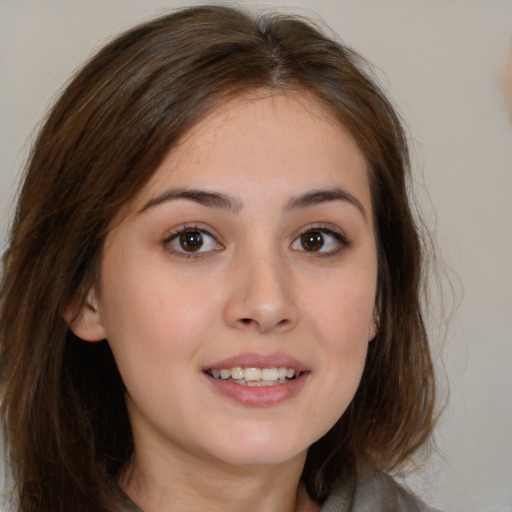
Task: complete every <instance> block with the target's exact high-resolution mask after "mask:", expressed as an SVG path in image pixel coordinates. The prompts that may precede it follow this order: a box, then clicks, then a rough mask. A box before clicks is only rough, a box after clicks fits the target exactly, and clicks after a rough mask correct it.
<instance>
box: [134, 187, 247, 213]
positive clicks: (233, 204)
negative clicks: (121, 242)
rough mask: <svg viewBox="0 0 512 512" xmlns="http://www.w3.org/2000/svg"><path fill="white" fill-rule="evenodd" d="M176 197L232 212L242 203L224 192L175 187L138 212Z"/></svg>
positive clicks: (238, 208) (239, 208) (152, 200)
mask: <svg viewBox="0 0 512 512" xmlns="http://www.w3.org/2000/svg"><path fill="white" fill-rule="evenodd" d="M177 199H187V200H189V201H194V202H195V203H198V204H201V205H203V206H208V207H210V208H221V209H224V210H229V211H231V212H233V213H238V212H239V211H240V210H241V208H242V204H241V203H240V202H239V201H237V200H236V199H234V198H233V197H229V196H227V195H225V194H221V193H220V192H208V191H206V190H198V189H191V188H175V189H172V190H168V191H166V192H164V193H163V194H160V195H159V196H157V197H154V198H153V199H150V200H149V201H148V202H147V203H146V204H145V205H144V206H143V207H142V208H141V209H140V210H139V212H138V213H143V212H145V211H146V210H149V209H150V208H154V207H155V206H158V205H160V204H162V203H166V202H168V201H174V200H177Z"/></svg>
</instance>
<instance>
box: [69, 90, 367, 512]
mask: <svg viewBox="0 0 512 512" xmlns="http://www.w3.org/2000/svg"><path fill="white" fill-rule="evenodd" d="M185 188H186V189H187V190H189V189H194V190H195V189H200V190H201V191H206V192H208V193H212V192H214V193H220V194H223V195H224V196H228V197H229V198H230V199H229V201H230V204H229V205H226V204H224V205H219V204H215V205H211V204H200V203H201V202H204V201H202V200H198V199H197V198H196V199H187V198H176V197H174V198H170V195H173V194H174V195H176V190H183V189H185ZM334 189H336V190H338V191H339V190H342V191H343V192H344V193H345V196H341V198H340V197H339V194H338V196H337V197H336V198H333V197H331V196H332V194H331V196H328V195H326V194H324V195H322V196H320V199H318V197H317V200H316V201H313V203H314V204H299V203H300V202H298V201H295V202H293V199H294V198H297V197H298V196H301V195H304V194H310V193H311V192H316V191H318V190H329V191H331V190H334ZM169 191H173V192H172V193H171V194H168V192H169ZM165 194H167V197H166V198H165V197H164V196H165ZM302 203H304V201H303V202H302ZM310 203H311V201H310ZM228 206H229V207H228ZM184 227H185V228H189V229H192V230H195V231H196V232H197V231H200V232H201V233H202V236H203V246H202V247H201V249H200V250H199V251H197V252H189V253H187V252H186V251H185V250H184V248H183V246H182V245H180V239H179V235H177V232H179V231H180V230H183V228H184ZM322 230H323V231H322ZM307 231H312V232H314V233H315V236H320V238H321V239H323V246H322V247H320V248H319V249H318V250H317V249H316V246H315V250H306V247H305V245H304V243H303V241H302V240H303V239H301V234H303V233H305V232H307ZM319 233H320V234H319ZM333 233H335V234H339V235H340V236H341V237H342V238H343V239H344V240H345V239H346V241H347V243H342V242H340V241H339V240H338V238H336V236H337V235H335V234H333ZM173 237H174V238H173ZM307 247H308V248H309V249H311V247H310V246H309V245H308V246H307ZM376 281H377V255H376V247H375V235H374V226H373V220H372V205H371V198H370V188H369V183H368V175H367V168H366V163H365V160H364V157H363V155H362V154H361V152H360V150H359V149H358V147H357V145H356V144H355V143H354V141H353V139H352V138H351V137H350V136H349V135H348V133H347V132H346V131H345V130H344V129H343V128H342V127H341V126H340V125H339V124H338V123H337V122H336V121H335V120H334V119H333V118H332V117H331V115H330V114H329V113H328V112H327V111H326V110H325V108H324V107H322V106H321V105H320V104H319V103H318V102H317V101H316V100H314V99H312V98H311V97H309V96H308V95H306V94H305V93H288V94H278V93H269V92H268V91H267V92H266V93H265V92H263V93H261V92H260V93H259V94H253V95H251V96H247V97H242V98H238V99H234V100H231V101H229V102H227V103H225V104H223V105H221V106H220V107H218V108H217V109H216V110H215V111H213V112H212V113H210V114H209V115H208V116H207V117H206V118H205V119H204V120H203V121H201V122H200V123H199V124H198V125H197V126H196V127H195V128H193V129H192V130H191V131H190V132H189V133H188V134H187V135H186V137H184V138H183V140H182V141H181V142H180V144H179V145H178V146H177V147H175V148H174V149H173V150H172V151H170V153H169V154H168V156H167V157H166V158H165V160H164V161H163V162H162V164H161V165H160V167H159V168H158V169H157V171H156V173H155V175H154V176H153V178H152V180H151V181H150V183H149V184H148V185H147V186H146V187H145V188H144V189H143V190H142V191H141V192H140V193H139V194H138V196H137V197H136V198H135V199H134V201H133V202H131V203H130V204H128V205H126V206H125V208H123V210H122V211H121V212H120V214H119V216H118V217H117V218H116V219H115V221H114V222H113V224H112V229H111V231H110V233H109V235H108V236H107V240H106V244H105V248H104V255H103V260H102V266H101V279H100V286H99V289H93V290H91V291H90V294H89V298H88V302H87V304H86V306H85V307H84V308H83V310H82V311H81V314H80V316H79V317H78V318H77V319H76V321H75V322H74V323H73V324H72V328H73V330H74V331H75V333H76V334H77V335H79V336H80V337H82V338H83V339H86V340H89V341H96V340H100V339H103V338H107V339H108V341H109V343H110V345H111V347H112V351H113V353H114V357H115V359H116V362H117V364H118V366H119V369H120V372H121V375H122V377H123V380H124V382H125V385H126V388H127V396H126V400H127V407H128V412H129V415H130V420H131V424H132V429H133V435H134V444H135V454H134V456H133V458H132V460H131V461H130V464H129V465H128V466H127V467H126V469H125V471H124V472H123V474H122V476H121V478H120V484H121V486H122V487H123V488H124V489H125V491H126V492H127V494H128V495H129V496H130V497H131V498H132V499H133V500H134V501H135V502H136V503H137V504H138V505H139V506H140V507H141V508H142V509H143V510H144V511H145V512H153V511H157V510H158V511H166V510H181V511H188V510H219V511H220V510H222V511H231V510H252V511H254V512H257V511H265V512H271V511H279V512H283V511H290V512H291V511H306V510H318V509H319V507H318V505H317V504H316V503H313V502H312V500H311V499H310V498H309V496H308V495H307V493H306V492H305V491H304V489H303V488H302V486H301V485H300V484H299V479H300V474H301V471H302V468H303V465H304V461H305V456H306V451H307V449H308V447H309V446H310V445H311V444H312V443H313V442H314V441H316V440H317V439H319V438H320V437H321V436H322V435H323V434H325V433H326V432H327V431H328V430H329V429H330V428H331V426H332V425H333V424H334V423H335V422H336V421H337V419H338V418H339V417H340V416H341V415H342V414H343V412H344V411H345V410H346V408H347V406H348V405H349V403H350V401H351V400H352V398H353V396H354V393H355V391H356V389H357V386H358V384H359V380H360V377H361V374H362V371H363V367H364V362H365V357H366V352H367V347H368V343H369V341H370V340H371V339H372V338H373V337H374V336H375V331H376V323H377V321H376V318H375V314H374V307H375V292H376ZM247 353H250V354H252V355H254V354H257V355H269V357H273V355H275V354H276V353H278V354H285V355H286V356H289V357H293V358H295V359H296V360H299V361H300V362H301V364H303V365H304V367H305V368H306V369H307V372H305V374H304V376H303V384H302V385H301V387H300V389H299V390H298V392H296V393H294V394H292V395H291V396H290V397H288V398H287V399H285V400H283V401H280V402H278V403H275V404H271V405H247V404H245V403H241V402H240V401H238V400H234V399H232V398H231V397H228V396H226V395H225V394H223V393H222V392H219V390H218V389H217V388H216V385H215V383H213V384H212V380H211V379H210V378H209V377H207V376H206V375H205V373H204V369H205V368H209V367H212V366H213V365H214V364H215V363H216V362H218V361H221V360H223V359H225V358H229V357H233V356H237V355H239V354H247ZM301 382H302V381H301ZM319 397H321V400H319Z"/></svg>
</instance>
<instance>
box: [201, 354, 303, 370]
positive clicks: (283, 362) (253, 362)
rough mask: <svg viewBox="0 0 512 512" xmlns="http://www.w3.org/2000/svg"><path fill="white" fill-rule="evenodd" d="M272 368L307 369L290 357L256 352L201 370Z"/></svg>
mask: <svg viewBox="0 0 512 512" xmlns="http://www.w3.org/2000/svg"><path fill="white" fill-rule="evenodd" d="M236 366H239V367H241V368H273V367H286V368H293V369H294V370H298V371H300V372H305V371H308V370H309V369H308V367H307V366H306V365H305V364H304V363H303V362H301V361H299V360H298V359H295V358H294V357H291V356H289V355H287V354H285V353H283V352H275V353H272V354H260V353H256V352H247V353H242V354H238V355H236V356H231V357H227V358H226V359H222V360H221V361H216V362H215V363H212V364H210V365H207V366H205V367H204V368H203V371H206V370H222V369H223V368H234V367H236Z"/></svg>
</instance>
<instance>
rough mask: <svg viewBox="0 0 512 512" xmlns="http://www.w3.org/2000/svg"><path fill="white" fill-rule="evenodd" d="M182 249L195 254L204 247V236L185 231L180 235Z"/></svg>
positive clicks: (198, 232)
mask: <svg viewBox="0 0 512 512" xmlns="http://www.w3.org/2000/svg"><path fill="white" fill-rule="evenodd" d="M179 244H180V247H181V248H182V249H183V250H184V251H186V252H195V251H198V250H199V249H201V247H202V246H203V235H202V234H201V232H200V231H185V232H184V233H180V235H179Z"/></svg>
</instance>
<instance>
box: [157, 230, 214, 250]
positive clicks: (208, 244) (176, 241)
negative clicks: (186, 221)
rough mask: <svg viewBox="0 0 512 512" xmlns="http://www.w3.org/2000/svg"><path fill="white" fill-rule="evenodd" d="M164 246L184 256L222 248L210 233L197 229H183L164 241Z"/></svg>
mask: <svg viewBox="0 0 512 512" xmlns="http://www.w3.org/2000/svg"><path fill="white" fill-rule="evenodd" d="M163 244H164V246H165V247H166V248H168V249H169V250H170V251H171V252H174V253H181V254H182V255H185V254H189V255H192V254H194V253H197V254H199V253H207V252H210V251H215V250H219V249H221V248H222V246H221V245H220V244H219V243H218V242H217V240H216V239H215V238H214V237H213V236H212V235H210V233H208V232H207V231H205V230H202V229H196V228H185V229H182V230H181V231H178V232H177V233H175V234H173V235H172V236H170V237H169V238H167V239H166V240H164V241H163Z"/></svg>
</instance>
